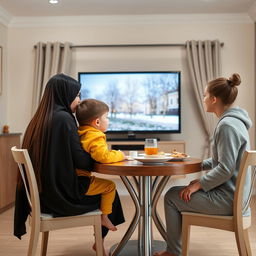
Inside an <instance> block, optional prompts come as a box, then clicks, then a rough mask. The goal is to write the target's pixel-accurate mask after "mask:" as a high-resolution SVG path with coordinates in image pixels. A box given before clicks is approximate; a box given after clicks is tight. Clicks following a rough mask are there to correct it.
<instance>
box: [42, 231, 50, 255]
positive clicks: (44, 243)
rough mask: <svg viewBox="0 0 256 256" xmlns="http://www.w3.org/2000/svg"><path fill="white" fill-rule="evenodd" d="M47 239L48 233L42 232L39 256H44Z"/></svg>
mask: <svg viewBox="0 0 256 256" xmlns="http://www.w3.org/2000/svg"><path fill="white" fill-rule="evenodd" d="M48 238H49V231H46V232H42V245H41V256H46V253H47V245H48Z"/></svg>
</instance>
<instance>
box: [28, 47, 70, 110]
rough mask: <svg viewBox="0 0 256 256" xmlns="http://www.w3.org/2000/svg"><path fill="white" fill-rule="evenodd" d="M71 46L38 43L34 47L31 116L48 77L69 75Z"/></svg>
mask: <svg viewBox="0 0 256 256" xmlns="http://www.w3.org/2000/svg"><path fill="white" fill-rule="evenodd" d="M70 62H71V44H70V43H68V42H66V43H64V44H62V43H60V42H55V43H51V42H47V43H46V44H45V43H42V42H39V43H37V45H36V57H35V78H34V88H33V104H32V114H34V112H35V110H36V109H37V106H38V104H39V102H40V99H41V97H42V95H43V92H44V88H45V85H46V83H47V81H48V80H49V78H50V77H52V76H53V75H55V74H58V73H65V74H67V75H70V66H71V65H70Z"/></svg>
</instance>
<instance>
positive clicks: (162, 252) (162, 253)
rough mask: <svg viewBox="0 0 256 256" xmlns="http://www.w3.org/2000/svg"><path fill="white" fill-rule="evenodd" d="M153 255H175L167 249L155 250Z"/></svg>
mask: <svg viewBox="0 0 256 256" xmlns="http://www.w3.org/2000/svg"><path fill="white" fill-rule="evenodd" d="M153 255H154V256H175V255H174V254H171V253H169V252H167V251H160V252H155V253H154V254H153Z"/></svg>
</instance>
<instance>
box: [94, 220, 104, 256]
mask: <svg viewBox="0 0 256 256" xmlns="http://www.w3.org/2000/svg"><path fill="white" fill-rule="evenodd" d="M93 227H94V234H95V245H96V255H97V256H103V255H104V254H103V239H102V231H101V216H96V217H95V218H94V226H93Z"/></svg>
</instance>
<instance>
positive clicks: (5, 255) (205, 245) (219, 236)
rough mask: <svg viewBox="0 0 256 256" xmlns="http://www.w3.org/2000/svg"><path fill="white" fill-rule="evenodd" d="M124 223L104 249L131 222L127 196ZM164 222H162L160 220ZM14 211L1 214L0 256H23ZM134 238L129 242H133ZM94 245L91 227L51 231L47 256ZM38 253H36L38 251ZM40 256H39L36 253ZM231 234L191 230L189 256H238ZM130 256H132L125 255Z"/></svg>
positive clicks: (255, 239) (74, 255)
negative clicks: (15, 233) (14, 225)
mask: <svg viewBox="0 0 256 256" xmlns="http://www.w3.org/2000/svg"><path fill="white" fill-rule="evenodd" d="M121 200H122V204H123V208H124V212H125V217H126V223H125V224H122V225H120V226H119V227H118V231H116V232H110V234H109V235H108V236H107V238H106V243H105V245H106V247H107V248H110V247H111V246H112V245H113V244H115V243H117V242H118V241H119V240H120V238H121V237H122V235H123V234H124V232H125V230H126V229H127V227H128V225H129V223H130V221H131V219H132V216H133V215H132V214H131V213H132V212H133V211H134V207H133V204H132V200H131V199H130V197H129V196H127V195H122V196H121ZM255 203H256V197H254V198H253V207H254V208H253V216H254V217H253V225H252V227H251V228H250V242H251V247H252V251H253V255H254V256H256V209H255V208H256V207H255ZM158 208H159V212H160V215H161V216H162V217H163V198H161V200H160V202H159V205H158ZM163 220H164V219H163ZM12 229H13V209H10V210H8V211H6V212H4V213H2V214H0V256H18V255H26V251H27V248H28V238H29V235H25V236H24V237H23V238H22V240H19V239H17V238H16V237H14V236H13V235H12ZM136 238H137V235H136V234H134V235H133V237H132V239H136ZM154 238H155V239H159V240H162V237H161V235H160V234H159V233H158V232H157V231H156V230H155V229H154ZM92 244H93V230H92V228H91V227H84V228H74V229H66V230H59V231H53V232H51V233H50V237H49V248H48V254H47V255H48V256H61V255H62V256H94V255H95V253H94V251H92V250H91V246H92ZM38 251H39V250H38ZM38 255H39V253H38ZM237 255H238V252H237V248H236V242H235V237H234V234H233V233H231V232H226V231H221V230H215V229H207V228H200V227H193V228H192V233H191V245H190V256H237ZM127 256H132V255H127Z"/></svg>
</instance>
